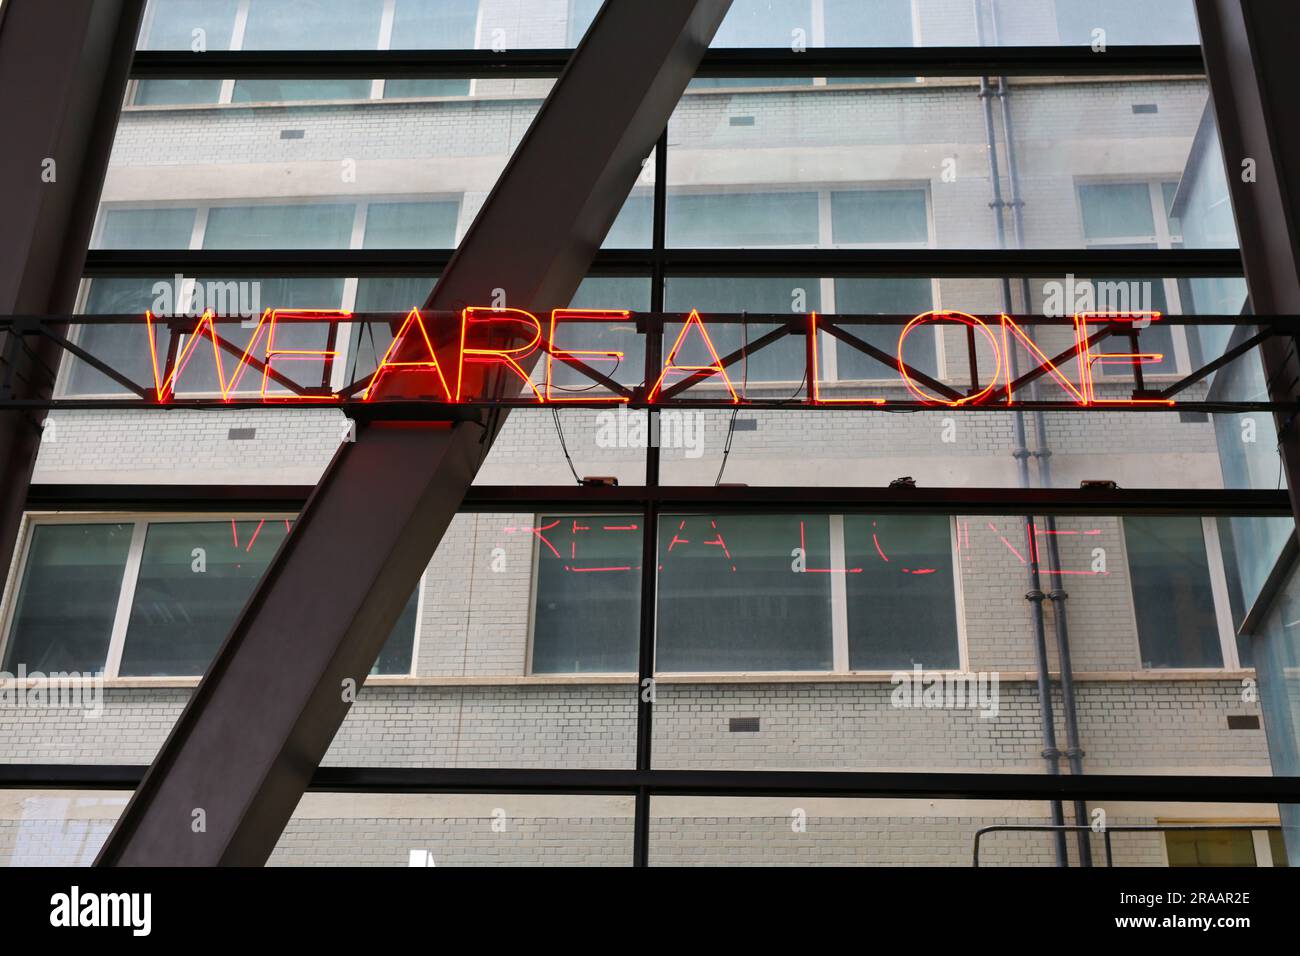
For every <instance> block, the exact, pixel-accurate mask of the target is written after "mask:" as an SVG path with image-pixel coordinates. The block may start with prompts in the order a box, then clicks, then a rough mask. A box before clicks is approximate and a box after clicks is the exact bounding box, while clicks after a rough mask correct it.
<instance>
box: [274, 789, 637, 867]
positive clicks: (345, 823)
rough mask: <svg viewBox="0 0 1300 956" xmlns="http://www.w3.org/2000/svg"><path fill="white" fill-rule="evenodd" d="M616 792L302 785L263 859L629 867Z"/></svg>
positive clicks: (622, 808) (628, 820)
mask: <svg viewBox="0 0 1300 956" xmlns="http://www.w3.org/2000/svg"><path fill="white" fill-rule="evenodd" d="M634 805H635V800H634V798H632V797H624V796H567V795H547V796H537V795H526V796H525V795H520V794H492V793H484V794H397V793H394V794H380V793H376V794H344V793H309V794H307V795H306V796H304V797H303V799H302V801H301V802H300V803H299V804H298V807H297V809H296V810H294V814H293V818H292V819H291V820H290V821H289V824H288V826H286V827H285V829H284V833H283V834H282V835H281V836H280V840H279V842H278V843H277V844H276V848H275V852H274V853H272V854H271V859H270V860H269V861H268V862H269V864H270V865H271V866H338V867H357V866H405V867H410V866H426V867H427V866H435V867H457V866H565V867H573V866H630V865H631V864H632V831H633V816H634Z"/></svg>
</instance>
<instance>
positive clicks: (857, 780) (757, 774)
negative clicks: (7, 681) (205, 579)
mask: <svg viewBox="0 0 1300 956" xmlns="http://www.w3.org/2000/svg"><path fill="white" fill-rule="evenodd" d="M146 769H147V768H145V767H139V766H109V765H91V764H82V765H64V764H3V765H0V789H26V790H68V789H75V790H129V789H133V788H134V787H135V786H136V785H137V784H138V783H139V782H140V780H141V778H142V777H143V776H144V772H145V770H146ZM308 789H309V790H311V791H313V792H317V793H428V794H435V793H447V794H453V793H518V794H572V795H575V796H579V795H596V794H635V793H636V792H637V791H638V790H648V791H649V792H650V793H652V794H654V795H658V796H692V797H845V798H860V799H881V798H892V799H900V798H903V799H917V800H922V799H931V800H934V799H961V800H1092V801H1097V800H1126V801H1137V802H1149V801H1158V802H1162V803H1163V802H1178V803H1284V804H1285V803H1300V777H1262V776H1226V775H1225V776H1213V775H1188V776H1184V775H1175V774H1104V773H1095V774H1083V775H1079V776H1055V775H1051V774H1043V773H961V772H957V773H952V772H928V771H913V772H901V773H900V772H872V771H865V772H864V771H851V770H842V771H841V770H829V771H820V770H535V769H527V770H517V769H496V768H491V769H478V768H463V769H461V768H424V767H320V768H318V769H317V770H316V772H315V773H314V774H313V775H312V778H311V783H310V784H309V786H308Z"/></svg>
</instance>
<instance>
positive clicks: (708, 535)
mask: <svg viewBox="0 0 1300 956" xmlns="http://www.w3.org/2000/svg"><path fill="white" fill-rule="evenodd" d="M800 547H803V548H805V549H806V552H807V553H810V554H813V555H827V554H829V552H830V529H829V522H828V520H827V518H826V517H825V516H821V517H818V518H801V517H799V516H797V515H788V516H787V515H745V516H735V517H733V516H724V515H716V516H711V515H682V516H676V517H674V516H665V517H664V518H663V519H662V520H661V521H660V524H659V562H660V564H661V566H662V570H660V572H659V588H658V593H659V608H658V612H659V613H658V625H657V627H656V635H657V639H656V643H655V667H656V669H658V670H661V671H800V670H812V671H828V670H830V669H831V666H832V641H831V580H830V578H831V576H830V575H829V574H815V573H799V572H797V571H796V570H795V569H796V560H797V559H796V558H795V557H794V556H793V555H792V553H791V552H792V551H794V550H795V549H798V548H800ZM814 560H815V559H814Z"/></svg>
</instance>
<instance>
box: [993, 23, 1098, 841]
mask: <svg viewBox="0 0 1300 956" xmlns="http://www.w3.org/2000/svg"><path fill="white" fill-rule="evenodd" d="M976 2H977V3H978V0H976ZM977 17H978V12H977ZM990 17H991V18H992V27H993V37H994V43H995V44H996V43H997V42H998V39H997V37H998V26H997V10H996V9H991V10H990ZM977 22H978V21H977ZM980 95H981V96H984V89H983V85H981V92H980ZM996 95H997V97H998V103H999V105H1000V107H1001V113H1002V136H1003V141H1004V143H1005V145H1006V151H1007V185H1008V187H1009V189H1010V192H1011V198H1010V202H1009V203H1008V205H1010V206H1011V221H1012V224H1013V225H1014V227H1015V239H1016V248H1017V249H1023V248H1024V246H1025V224H1024V212H1023V207H1024V202H1023V201H1022V200H1021V198H1020V171H1019V168H1018V166H1017V163H1016V148H1015V134H1014V126H1013V124H1012V118H1011V102H1010V92H1009V91H1008V89H1007V81H1006V78H1005V77H998V89H997V94H996ZM984 102H985V117H986V126H988V127H989V128H990V129H991V128H992V126H991V121H990V119H989V116H990V110H989V108H988V99H987V98H986V99H985V101H984ZM990 149H992V147H991V146H990ZM995 188H996V190H997V193H996V194H995V199H999V198H1000V192H1001V187H1000V185H999V186H997V187H995ZM999 210H1000V207H999ZM1000 238H1001V236H1000ZM1020 281H1021V284H1022V287H1021V295H1022V300H1023V301H1024V303H1025V305H1026V307H1028V304H1029V302H1030V296H1029V281H1028V280H1027V279H1021V280H1020ZM1007 298H1008V300H1009V298H1010V297H1009V296H1007ZM1027 334H1029V335H1030V337H1031V338H1032V336H1033V332H1032V330H1029V331H1028V333H1027ZM1008 360H1009V361H1010V362H1011V363H1012V365H1013V370H1012V373H1011V374H1012V377H1013V378H1014V377H1015V376H1016V374H1017V373H1016V372H1015V370H1014V363H1015V356H1014V354H1012V355H1009V356H1008ZM1031 388H1032V391H1031V395H1036V394H1037V392H1038V383H1037V382H1035V383H1033V384H1032V386H1031ZM1016 417H1017V418H1021V417H1022V416H1021V413H1019V412H1017V413H1016ZM1033 417H1034V438H1035V442H1036V444H1037V445H1038V451H1037V452H1036V453H1035V454H1034V457H1035V460H1036V462H1037V465H1038V478H1039V483H1040V484H1041V485H1042V487H1044V488H1051V487H1052V464H1051V458H1052V450H1051V448H1050V447H1049V446H1048V443H1047V423H1046V420H1045V418H1044V416H1043V413H1042V412H1034V413H1033ZM1016 434H1017V439H1018V442H1019V445H1020V448H1023V447H1024V425H1023V420H1022V421H1021V422H1020V423H1019V424H1018V427H1017V430H1016ZM1019 450H1020V449H1019V448H1018V449H1017V453H1019ZM1022 464H1023V466H1024V469H1025V470H1026V471H1027V470H1028V463H1027V462H1023V461H1022ZM1022 480H1023V479H1022ZM1044 525H1045V527H1044V530H1045V531H1046V532H1047V533H1046V535H1045V537H1046V538H1047V567H1048V573H1049V574H1050V575H1052V577H1053V581H1052V588H1051V590H1050V591H1049V592H1048V594H1047V597H1048V598H1049V599H1050V600H1051V602H1052V623H1053V626H1054V629H1055V632H1056V652H1057V657H1058V659H1059V663H1060V668H1061V708H1062V710H1063V711H1064V716H1065V739H1066V744H1065V746H1066V749H1065V756H1066V759H1067V760H1068V761H1069V763H1070V774H1071V775H1072V776H1079V775H1080V774H1082V773H1083V756H1084V752H1083V748H1082V747H1081V746H1080V743H1079V720H1078V708H1077V706H1076V703H1075V695H1074V668H1073V666H1072V664H1071V662H1070V632H1069V624H1068V621H1067V618H1066V610H1065V600H1066V598H1067V597H1068V596H1069V595H1067V594H1066V592H1065V589H1064V587H1063V586H1062V585H1063V584H1064V582H1063V580H1062V576H1061V575H1060V574H1059V573H1057V572H1059V571H1060V570H1061V553H1060V549H1059V548H1058V547H1057V543H1056V538H1057V535H1056V518H1055V516H1053V515H1047V516H1045V518H1044ZM1029 533H1030V534H1031V535H1032V534H1033V529H1032V528H1030V529H1029ZM1031 554H1032V555H1034V556H1035V560H1036V556H1037V554H1038V550H1037V548H1032V549H1031ZM1039 601H1040V603H1041V598H1040V599H1039ZM1074 822H1075V823H1077V824H1079V825H1080V826H1087V825H1088V805H1087V803H1086V802H1085V801H1083V800H1076V801H1074ZM1078 841H1079V864H1080V865H1081V866H1092V841H1091V839H1090V834H1089V832H1088V831H1087V830H1079V831H1078Z"/></svg>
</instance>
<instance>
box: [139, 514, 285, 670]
mask: <svg viewBox="0 0 1300 956" xmlns="http://www.w3.org/2000/svg"><path fill="white" fill-rule="evenodd" d="M288 531H289V522H288V521H287V520H277V519H271V520H260V521H254V520H249V521H234V520H231V521H229V522H221V521H204V522H186V523H175V524H173V523H154V524H151V525H150V526H149V530H148V532H147V534H146V536H145V542H144V555H143V557H142V558H141V561H140V572H139V579H138V581H137V582H136V589H135V595H134V598H133V600H132V603H131V617H130V621H129V623H128V624H127V631H126V643H125V645H124V647H123V650H122V665H121V671H120V672H121V674H122V675H123V676H126V677H137V676H145V677H147V676H164V675H178V674H179V675H198V674H202V673H203V671H204V670H205V669H206V668H207V666H208V662H209V661H211V660H212V656H213V655H214V654H215V653H216V652H217V648H219V647H220V646H221V642H222V641H223V640H224V639H225V637H226V635H227V634H228V633H229V632H230V628H231V626H232V625H233V624H234V623H235V620H236V619H237V617H238V615H239V612H240V610H242V609H243V607H244V604H245V603H246V602H247V600H248V598H249V596H250V595H251V594H252V593H253V588H254V587H256V585H257V582H258V580H259V579H260V578H261V577H262V572H263V571H264V570H266V566H267V565H268V564H269V563H270V560H271V558H272V557H274V556H275V552H276V550H277V549H278V548H279V547H280V543H281V542H282V541H283V540H284V538H285V535H286V534H288Z"/></svg>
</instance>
